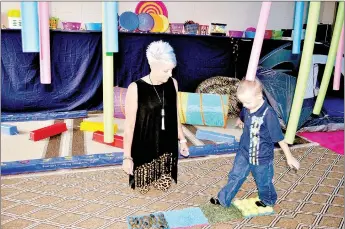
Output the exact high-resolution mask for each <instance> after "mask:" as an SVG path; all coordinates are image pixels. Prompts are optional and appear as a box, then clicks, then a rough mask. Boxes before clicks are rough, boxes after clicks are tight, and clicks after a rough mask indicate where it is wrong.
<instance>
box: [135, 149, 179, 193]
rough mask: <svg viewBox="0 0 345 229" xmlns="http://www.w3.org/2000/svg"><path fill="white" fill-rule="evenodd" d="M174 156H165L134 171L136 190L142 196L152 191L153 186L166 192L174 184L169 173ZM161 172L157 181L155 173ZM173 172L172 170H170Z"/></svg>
mask: <svg viewBox="0 0 345 229" xmlns="http://www.w3.org/2000/svg"><path fill="white" fill-rule="evenodd" d="M171 160H172V155H171V154H164V155H162V156H160V157H159V158H158V159H156V160H153V161H152V162H151V163H147V164H144V165H142V166H140V167H138V168H137V169H136V170H135V171H134V177H135V181H136V188H138V190H139V192H140V193H141V194H146V193H147V192H148V191H150V186H151V185H152V186H153V187H154V188H155V189H157V190H161V191H164V192H166V191H167V190H168V189H169V188H170V186H171V183H172V178H171V175H170V173H168V171H167V165H170V167H171V165H172V162H171ZM157 171H159V173H160V174H161V175H160V176H159V178H158V179H157V174H156V173H155V172H157ZM169 171H171V168H169Z"/></svg>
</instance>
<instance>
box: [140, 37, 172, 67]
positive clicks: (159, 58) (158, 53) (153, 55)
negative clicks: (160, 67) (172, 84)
mask: <svg viewBox="0 0 345 229" xmlns="http://www.w3.org/2000/svg"><path fill="white" fill-rule="evenodd" d="M146 58H147V60H148V62H149V64H150V65H151V64H153V63H155V62H164V63H170V64H173V65H175V66H176V56H175V53H174V49H173V48H172V47H171V45H170V44H169V43H168V42H164V41H154V42H152V43H151V44H150V45H149V46H148V47H147V49H146Z"/></svg>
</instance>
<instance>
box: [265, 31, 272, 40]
mask: <svg viewBox="0 0 345 229" xmlns="http://www.w3.org/2000/svg"><path fill="white" fill-rule="evenodd" d="M272 33H273V31H272V30H266V31H265V35H264V38H265V39H271V38H272Z"/></svg>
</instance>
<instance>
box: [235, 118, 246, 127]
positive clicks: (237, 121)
mask: <svg viewBox="0 0 345 229" xmlns="http://www.w3.org/2000/svg"><path fill="white" fill-rule="evenodd" d="M235 126H236V127H239V128H241V129H243V127H244V124H243V122H242V121H241V119H240V118H238V119H237V120H236V124H235Z"/></svg>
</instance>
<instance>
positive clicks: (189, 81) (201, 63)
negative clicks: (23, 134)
mask: <svg viewBox="0 0 345 229" xmlns="http://www.w3.org/2000/svg"><path fill="white" fill-rule="evenodd" d="M50 36H51V42H50V44H51V75H52V83H51V84H50V85H43V84H41V83H40V70H39V54H38V53H23V52H22V44H21V35H20V30H2V33H1V51H2V54H1V65H2V68H1V89H2V90H1V108H2V111H3V112H33V111H71V110H81V109H86V110H94V109H102V44H101V40H102V39H101V33H100V32H62V31H51V33H50ZM156 40H164V41H167V42H169V43H170V44H171V45H172V47H173V48H174V49H175V53H176V56H177V61H178V64H177V67H176V68H175V70H174V72H173V74H174V77H175V78H176V79H177V81H178V82H179V87H180V90H182V91H189V92H191V91H194V90H195V89H196V87H197V86H198V84H199V83H200V82H202V81H203V80H205V79H207V78H209V77H212V76H217V75H219V76H229V77H231V76H233V75H234V68H233V67H232V64H233V63H232V57H233V48H232V47H233V44H232V43H233V42H232V41H231V40H230V39H229V38H226V37H210V36H186V35H168V34H137V33H120V34H119V53H117V54H115V55H114V66H115V74H114V82H115V85H118V86H121V87H127V86H128V85H129V84H130V83H131V82H133V81H135V80H137V79H139V78H141V77H143V76H144V75H146V74H148V73H149V65H148V63H147V60H146V56H145V51H146V47H147V46H148V45H149V44H150V43H151V42H152V41H156Z"/></svg>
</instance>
